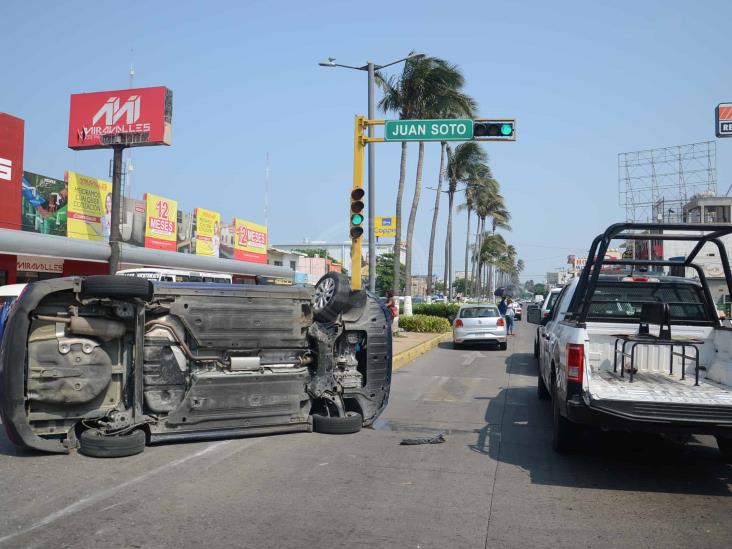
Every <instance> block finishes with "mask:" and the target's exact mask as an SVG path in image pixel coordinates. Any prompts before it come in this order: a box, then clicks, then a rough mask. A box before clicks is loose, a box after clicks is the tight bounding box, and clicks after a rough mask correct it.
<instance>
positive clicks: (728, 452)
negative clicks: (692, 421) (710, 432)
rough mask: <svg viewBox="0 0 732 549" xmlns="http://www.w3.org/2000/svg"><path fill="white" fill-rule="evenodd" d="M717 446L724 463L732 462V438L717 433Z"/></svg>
mask: <svg viewBox="0 0 732 549" xmlns="http://www.w3.org/2000/svg"><path fill="white" fill-rule="evenodd" d="M715 438H716V439H717V447H718V448H719V453H720V454H722V459H723V460H724V461H725V463H732V438H727V437H723V436H719V435H717V436H716V437H715Z"/></svg>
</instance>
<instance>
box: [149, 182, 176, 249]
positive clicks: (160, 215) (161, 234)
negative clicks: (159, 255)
mask: <svg viewBox="0 0 732 549" xmlns="http://www.w3.org/2000/svg"><path fill="white" fill-rule="evenodd" d="M145 205H146V208H145V211H146V212H147V213H146V219H147V222H146V223H145V247H146V248H153V249H155V250H168V251H170V252H174V251H176V250H177V246H176V242H177V235H176V225H177V219H178V203H177V202H176V201H175V200H171V199H170V198H165V197H163V196H158V195H156V194H150V193H145Z"/></svg>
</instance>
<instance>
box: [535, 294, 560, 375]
mask: <svg viewBox="0 0 732 549" xmlns="http://www.w3.org/2000/svg"><path fill="white" fill-rule="evenodd" d="M566 293H567V286H565V287H564V288H562V291H561V292H559V295H558V296H557V298H556V300H555V301H554V305H553V307H552V309H551V312H550V313H549V320H548V321H547V323H546V325H545V326H543V330H544V332H543V334H542V335H543V337H542V341H541V349H540V353H541V360H542V366H543V372H545V374H546V375H545V376H544V379H545V380H547V387H549V382H551V376H550V375H549V373H550V372H551V364H552V356H553V355H554V353H555V349H556V347H557V345H558V343H557V342H558V333H557V332H558V330H557V324H558V323H559V322H561V321H562V319H563V318H564V315H560V309H561V307H560V305H561V304H562V301H563V299H564V296H565V294H566ZM550 389H551V388H550Z"/></svg>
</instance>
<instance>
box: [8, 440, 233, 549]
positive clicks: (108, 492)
mask: <svg viewBox="0 0 732 549" xmlns="http://www.w3.org/2000/svg"><path fill="white" fill-rule="evenodd" d="M231 442H233V441H231V440H222V441H221V442H216V443H214V444H212V445H211V446H208V447H206V448H204V449H203V450H201V451H200V452H196V453H195V454H191V455H189V456H185V457H182V458H179V459H176V460H174V461H171V462H169V463H166V464H165V465H161V466H160V467H157V468H156V469H153V470H152V471H148V472H147V473H143V474H142V475H140V476H137V477H135V478H131V479H130V480H126V481H125V482H122V483H120V484H118V485H116V486H112V487H110V488H106V489H104V490H102V491H100V492H97V493H96V494H92V495H91V496H88V497H85V498H83V499H80V500H79V501H76V502H74V503H72V504H71V505H68V506H66V507H64V508H63V509H59V510H58V511H54V512H53V513H51V514H50V515H48V516H47V517H45V518H42V519H41V520H39V521H38V522H36V523H34V524H33V525H31V526H29V527H28V528H25V529H23V530H19V531H18V532H15V533H13V534H8V535H7V536H3V537H2V538H0V543H5V542H6V541H8V540H10V539H13V538H15V537H17V536H20V535H23V534H27V533H28V532H32V531H33V530H38V529H39V528H43V527H44V526H47V525H49V524H51V523H52V522H56V521H57V520H59V519H61V518H64V517H66V516H68V515H71V514H72V513H76V512H77V511H80V510H81V509H84V508H85V507H89V506H90V505H93V504H95V503H97V502H99V501H102V500H105V499H107V498H109V497H110V496H112V495H114V493H115V492H118V491H120V490H122V489H124V488H127V487H128V486H131V485H133V484H137V483H139V482H142V481H144V480H147V479H149V478H150V477H152V476H155V475H157V474H159V473H162V472H163V471H166V470H167V469H172V468H173V467H177V466H178V465H183V464H184V463H185V462H186V461H190V460H192V459H195V458H198V457H201V456H203V455H205V454H208V453H210V452H213V451H214V450H218V449H219V448H222V447H223V446H225V445H227V444H230V443H231Z"/></svg>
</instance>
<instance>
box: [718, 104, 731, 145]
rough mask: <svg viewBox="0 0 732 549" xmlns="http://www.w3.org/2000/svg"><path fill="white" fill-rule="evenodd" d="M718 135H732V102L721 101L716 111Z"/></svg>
mask: <svg viewBox="0 0 732 549" xmlns="http://www.w3.org/2000/svg"><path fill="white" fill-rule="evenodd" d="M714 115H715V119H716V120H715V134H716V136H717V137H732V103H720V104H719V105H717V108H716V109H715V111H714Z"/></svg>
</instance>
